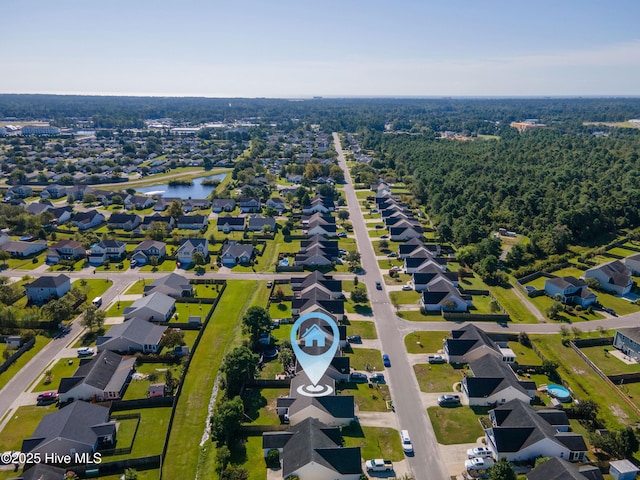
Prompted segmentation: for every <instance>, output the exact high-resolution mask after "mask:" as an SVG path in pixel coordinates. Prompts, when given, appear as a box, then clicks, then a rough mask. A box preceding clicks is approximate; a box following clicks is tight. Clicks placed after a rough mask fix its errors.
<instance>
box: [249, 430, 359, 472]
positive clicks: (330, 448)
mask: <svg viewBox="0 0 640 480" xmlns="http://www.w3.org/2000/svg"><path fill="white" fill-rule="evenodd" d="M273 449H276V450H278V451H279V452H280V458H281V459H282V478H288V477H290V476H294V475H295V476H297V477H299V478H303V479H305V480H326V479H328V478H330V479H336V480H359V478H360V476H361V475H362V464H361V462H362V460H361V457H360V447H344V446H343V441H342V435H341V434H340V429H339V428H337V427H329V426H327V425H325V424H323V423H322V422H321V421H320V420H317V419H315V418H307V419H305V420H303V421H302V422H300V423H298V424H297V425H294V426H292V427H291V428H289V429H288V430H286V431H283V432H266V433H263V434H262V450H263V453H264V456H265V457H266V456H267V454H268V453H269V451H271V450H273Z"/></svg>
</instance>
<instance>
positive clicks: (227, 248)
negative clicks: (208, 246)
mask: <svg viewBox="0 0 640 480" xmlns="http://www.w3.org/2000/svg"><path fill="white" fill-rule="evenodd" d="M254 255H255V249H254V248H253V246H252V245H245V244H240V243H237V242H235V241H230V242H227V243H226V244H225V245H224V246H223V247H222V251H221V252H220V261H221V262H222V265H223V266H225V267H234V266H236V265H237V264H239V263H240V264H248V263H250V262H251V260H252V259H253V257H254Z"/></svg>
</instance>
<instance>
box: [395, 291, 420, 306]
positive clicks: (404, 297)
mask: <svg viewBox="0 0 640 480" xmlns="http://www.w3.org/2000/svg"><path fill="white" fill-rule="evenodd" d="M389 298H391V303H393V304H394V305H395V306H398V305H418V304H419V303H420V293H419V292H416V291H415V290H407V291H404V290H398V291H393V292H390V293H389Z"/></svg>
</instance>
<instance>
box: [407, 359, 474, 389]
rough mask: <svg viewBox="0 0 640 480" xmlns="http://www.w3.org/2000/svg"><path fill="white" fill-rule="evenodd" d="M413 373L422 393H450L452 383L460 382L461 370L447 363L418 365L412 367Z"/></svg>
mask: <svg viewBox="0 0 640 480" xmlns="http://www.w3.org/2000/svg"><path fill="white" fill-rule="evenodd" d="M413 371H414V373H415V374H416V378H417V379H418V384H419V385H420V390H422V391H423V392H452V391H454V390H453V385H454V383H457V382H460V381H461V380H462V370H457V369H454V368H453V367H452V366H451V365H449V364H448V363H442V364H437V365H429V364H418V365H414V366H413Z"/></svg>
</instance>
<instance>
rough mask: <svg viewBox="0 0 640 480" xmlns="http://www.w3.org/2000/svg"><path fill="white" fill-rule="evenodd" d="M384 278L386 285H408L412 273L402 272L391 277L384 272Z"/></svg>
mask: <svg viewBox="0 0 640 480" xmlns="http://www.w3.org/2000/svg"><path fill="white" fill-rule="evenodd" d="M382 278H383V279H384V284H385V285H406V284H407V282H409V281H410V280H411V279H412V277H411V275H408V274H406V273H400V274H398V275H397V276H395V277H393V278H391V276H390V275H387V274H384V275H383V276H382Z"/></svg>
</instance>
